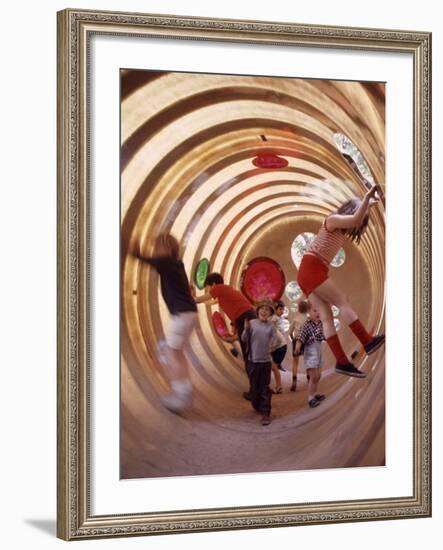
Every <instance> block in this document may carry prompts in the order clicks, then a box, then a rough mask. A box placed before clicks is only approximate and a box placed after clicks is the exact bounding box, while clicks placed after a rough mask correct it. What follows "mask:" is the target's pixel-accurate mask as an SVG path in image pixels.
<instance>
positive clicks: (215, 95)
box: [120, 70, 385, 479]
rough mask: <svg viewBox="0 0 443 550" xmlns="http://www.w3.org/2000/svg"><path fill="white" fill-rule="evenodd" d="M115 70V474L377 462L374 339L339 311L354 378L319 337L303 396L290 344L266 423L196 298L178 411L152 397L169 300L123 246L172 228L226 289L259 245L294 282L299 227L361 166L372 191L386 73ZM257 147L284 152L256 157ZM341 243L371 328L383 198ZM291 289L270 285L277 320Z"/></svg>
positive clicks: (381, 459)
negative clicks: (272, 160) (347, 77)
mask: <svg viewBox="0 0 443 550" xmlns="http://www.w3.org/2000/svg"><path fill="white" fill-rule="evenodd" d="M120 77H121V402H120V413H121V414H120V475H121V478H122V479H130V478H152V477H170V476H182V475H209V474H226V473H242V472H269V471H288V470H300V469H316V468H343V467H361V466H381V465H384V463H385V371H384V367H385V355H384V348H383V349H380V350H379V351H377V352H376V353H375V354H373V355H371V356H366V355H365V354H364V353H363V351H362V349H361V345H360V344H359V343H358V341H357V340H356V339H355V337H354V335H353V334H352V332H351V331H350V330H349V328H348V327H347V326H345V324H344V323H343V322H340V314H338V316H337V320H338V322H339V323H340V324H339V329H338V334H339V337H340V339H341V341H342V343H343V347H344V348H345V349H346V351H347V352H349V353H352V352H355V354H354V355H355V356H356V357H355V364H356V366H358V367H359V368H361V369H362V370H364V371H365V372H366V373H367V377H366V378H365V379H364V380H359V379H354V378H348V377H345V376H342V375H340V374H337V373H335V372H334V368H333V367H334V364H335V363H334V359H333V356H332V354H331V353H330V351H329V350H328V349H327V346H326V345H325V347H324V356H325V367H324V368H323V374H322V380H321V389H322V392H324V393H325V394H326V396H327V397H326V399H325V401H324V402H323V403H322V404H321V406H319V407H317V408H315V409H310V408H309V407H307V404H306V381H305V371H304V369H303V361H301V368H300V371H299V380H300V382H299V384H298V388H297V391H296V392H290V391H289V386H290V383H291V363H292V354H291V347H290V345H288V353H287V356H286V358H285V362H284V366H285V368H286V369H287V371H286V372H283V373H282V383H283V390H284V391H283V394H281V395H274V396H273V398H272V415H273V422H272V424H271V425H270V426H267V427H266V428H265V427H263V426H261V425H260V424H259V423H257V419H256V415H255V413H254V411H253V410H252V409H251V407H250V404H249V403H248V402H247V401H246V400H244V399H242V397H241V394H242V391H245V390H246V389H247V378H246V375H245V372H244V366H243V362H242V360H241V357H238V358H235V357H234V356H233V355H232V354H231V352H230V349H229V346H228V345H227V344H226V343H225V342H223V341H222V340H221V339H220V337H219V336H218V335H217V333H216V331H215V330H214V327H213V323H212V313H213V312H214V311H216V310H217V306H216V305H215V306H209V305H199V306H198V313H199V320H198V325H197V329H196V330H195V331H194V333H193V334H192V336H191V341H190V346H189V347H188V348H187V350H186V357H187V360H188V362H189V364H190V366H191V379H192V384H193V407H192V410H190V411H189V412H188V413H186V414H185V415H183V416H177V415H174V414H172V413H171V412H169V411H167V410H166V409H165V408H163V407H162V406H161V401H160V399H161V396H162V395H164V394H165V393H166V392H167V391H168V385H169V384H168V378H167V376H166V372H165V368H164V367H165V366H164V364H163V361H164V359H163V357H162V346H163V345H164V341H165V332H166V330H167V326H168V322H169V313H168V311H167V309H166V306H165V304H164V302H163V300H162V297H161V294H160V289H159V278H158V275H157V273H156V272H155V270H153V269H151V268H150V267H148V266H146V265H143V264H142V262H139V261H137V260H135V259H134V258H133V257H132V256H131V254H130V253H129V251H130V249H131V245H132V244H133V243H135V242H139V243H145V242H148V241H149V239H150V238H151V237H152V236H153V235H155V234H158V233H159V232H171V233H172V234H173V235H174V236H175V237H176V238H177V239H178V240H179V242H180V245H181V250H182V252H183V256H182V258H183V262H184V265H185V269H186V272H187V275H188V277H189V279H190V281H191V282H192V280H193V279H194V274H195V271H196V268H197V265H198V263H199V261H200V260H201V259H202V258H207V259H208V260H209V265H210V270H211V271H217V272H220V273H222V274H223V276H224V278H225V282H226V283H227V284H230V285H232V286H234V287H235V288H240V284H241V277H242V273H243V272H244V269H245V267H246V266H247V265H248V263H249V262H250V261H251V260H252V259H254V258H257V257H268V258H271V259H273V260H274V261H276V262H277V263H278V264H279V265H280V267H281V269H282V271H283V273H284V277H285V281H286V285H288V284H289V283H291V282H294V281H296V274H297V266H296V264H295V263H294V259H293V255H292V253H291V252H292V251H293V243H294V239H295V238H296V237H297V236H298V235H300V234H302V233H306V232H308V233H316V231H317V230H318V228H319V227H320V224H321V222H322V220H323V219H324V217H325V216H327V215H328V214H329V213H331V212H333V211H335V210H336V209H337V208H338V207H339V205H340V204H341V203H343V202H344V201H345V200H348V199H349V198H352V197H354V196H358V197H361V196H362V195H363V194H364V193H365V191H366V190H367V188H366V187H365V181H364V178H366V180H369V181H375V182H377V184H378V185H379V186H380V188H381V190H382V191H383V194H384V193H385V186H384V182H385V166H384V147H385V87H384V84H383V83H377V82H347V81H331V80H307V79H296V78H280V77H279V78H276V77H264V76H259V77H256V76H233V75H215V74H214V75H213V74H190V73H189V74H188V73H172V72H150V71H133V70H122V71H121V75H120ZM263 152H266V153H271V154H273V155H278V157H279V158H283V159H285V160H286V161H287V166H284V167H281V168H274V169H263V168H259V167H257V166H255V165H254V164H253V162H252V161H253V159H254V158H256V157H257V155H260V154H261V153H263ZM343 153H345V154H343ZM351 157H352V161H350V158H351ZM362 172H363V177H362ZM372 178H373V180H372ZM344 253H345V256H344V258H345V261H344V263H343V264H342V265H340V266H339V267H331V277H332V278H333V279H334V281H336V282H337V283H338V284H339V286H340V287H341V288H343V289H344V290H345V291H346V294H347V295H348V297H349V299H350V301H351V303H352V304H353V306H354V308H355V310H356V311H357V312H358V315H359V317H360V318H361V319H363V320H364V321H365V323H366V326H367V328H368V329H369V330H370V331H372V332H374V333H375V332H384V328H385V286H384V283H385V211H384V202H383V201H380V202H379V204H378V205H377V206H376V207H375V208H374V209H373V210H371V217H370V223H369V226H368V228H367V231H366V233H365V235H364V236H363V238H362V241H361V243H360V244H359V245H358V246H357V245H356V244H355V243H351V242H346V244H345V246H344ZM198 292H199V293H200V292H201V291H198ZM291 298H293V296H291V294H290V292H289V291H288V292H286V291H285V292H283V295H282V297H281V299H282V300H283V301H284V303H285V305H286V306H287V311H286V313H287V316H288V320H289V321H291V320H292V319H293V318H297V316H300V314H299V313H297V311H296V307H295V305H294V300H293V299H291ZM286 337H287V335H286ZM288 344H289V339H288Z"/></svg>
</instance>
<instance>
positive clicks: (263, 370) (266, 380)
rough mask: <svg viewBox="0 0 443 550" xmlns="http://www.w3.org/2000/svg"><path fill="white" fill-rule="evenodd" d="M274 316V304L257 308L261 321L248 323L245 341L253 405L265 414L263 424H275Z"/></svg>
mask: <svg viewBox="0 0 443 550" xmlns="http://www.w3.org/2000/svg"><path fill="white" fill-rule="evenodd" d="M273 313H274V308H273V306H272V302H270V301H267V300H264V301H262V302H259V303H258V304H257V317H258V318H257V319H252V320H247V321H246V322H245V328H244V330H243V332H242V335H241V340H242V341H243V342H244V343H247V344H248V350H249V353H248V363H247V368H248V375H249V380H250V384H251V389H250V393H251V402H252V406H253V407H254V409H255V410H256V411H257V412H259V413H261V415H262V419H261V423H262V425H263V426H267V425H268V424H270V423H271V390H270V389H269V384H270V382H271V364H272V362H271V359H272V358H271V346H272V341H273V340H274V339H275V337H276V332H277V331H276V328H275V327H274V325H273V323H272V321H271V315H272V314H273Z"/></svg>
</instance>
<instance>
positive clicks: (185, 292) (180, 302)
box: [140, 256, 197, 315]
mask: <svg viewBox="0 0 443 550" xmlns="http://www.w3.org/2000/svg"><path fill="white" fill-rule="evenodd" d="M140 259H141V260H142V261H144V262H146V263H148V264H150V265H152V267H154V268H155V269H156V270H157V271H158V274H159V275H160V286H161V292H162V296H163V299H164V301H165V303H166V306H167V308H168V310H169V313H171V314H172V315H174V314H177V313H184V312H186V311H197V306H196V305H195V300H194V298H193V297H192V295H191V291H190V288H189V281H188V277H187V275H186V272H185V266H184V265H183V262H182V261H181V260H174V259H173V258H169V257H168V256H164V257H163V256H158V257H157V258H140Z"/></svg>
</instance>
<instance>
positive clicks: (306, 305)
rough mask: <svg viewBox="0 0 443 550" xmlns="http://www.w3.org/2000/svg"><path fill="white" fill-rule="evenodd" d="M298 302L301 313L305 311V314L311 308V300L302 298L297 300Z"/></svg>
mask: <svg viewBox="0 0 443 550" xmlns="http://www.w3.org/2000/svg"><path fill="white" fill-rule="evenodd" d="M297 304H298V311H299V312H300V313H303V314H305V313H308V311H309V310H310V309H311V302H310V301H309V300H303V299H301V300H299V301H298V302H297Z"/></svg>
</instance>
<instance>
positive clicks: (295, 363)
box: [291, 355, 300, 391]
mask: <svg viewBox="0 0 443 550" xmlns="http://www.w3.org/2000/svg"><path fill="white" fill-rule="evenodd" d="M299 359H300V357H299V356H298V355H293V356H292V386H291V391H295V390H296V389H297V373H298V362H299Z"/></svg>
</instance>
